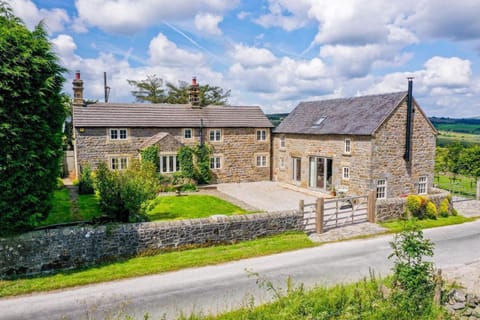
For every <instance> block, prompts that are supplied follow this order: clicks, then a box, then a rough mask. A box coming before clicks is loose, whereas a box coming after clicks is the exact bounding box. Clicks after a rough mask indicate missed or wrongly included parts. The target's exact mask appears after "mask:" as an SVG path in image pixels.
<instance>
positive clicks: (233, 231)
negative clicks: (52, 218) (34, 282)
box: [0, 211, 303, 279]
mask: <svg viewBox="0 0 480 320" xmlns="http://www.w3.org/2000/svg"><path fill="white" fill-rule="evenodd" d="M291 230H303V214H301V213H299V212H296V211H289V212H277V213H262V214H251V215H236V216H228V217H224V216H220V217H211V218H206V219H194V220H181V221H171V222H156V223H154V222H150V223H136V224H122V225H113V226H98V227H93V226H76V227H64V228H58V229H47V230H41V231H33V232H29V233H25V234H22V235H19V236H16V237H11V238H0V279H1V278H2V277H4V276H6V275H13V274H35V273H40V272H47V271H52V270H56V269H65V268H76V267H80V266H86V265H92V264H97V263H101V262H106V261H114V260H118V259H119V258H129V257H134V256H136V255H139V254H142V253H148V252H155V251H159V250H161V249H166V248H176V247H181V246H186V245H205V244H219V243H230V242H234V241H243V240H251V239H255V238H258V237H262V236H268V235H274V234H278V233H282V232H285V231H291Z"/></svg>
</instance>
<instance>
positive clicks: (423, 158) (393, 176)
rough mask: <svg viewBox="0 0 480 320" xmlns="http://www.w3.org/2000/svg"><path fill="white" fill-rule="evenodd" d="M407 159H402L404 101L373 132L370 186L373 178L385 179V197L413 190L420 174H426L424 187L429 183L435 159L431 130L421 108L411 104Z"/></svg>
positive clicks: (405, 110)
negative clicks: (409, 155)
mask: <svg viewBox="0 0 480 320" xmlns="http://www.w3.org/2000/svg"><path fill="white" fill-rule="evenodd" d="M414 110H415V112H414V113H413V134H412V140H411V141H412V149H411V159H412V160H411V162H410V163H408V162H406V161H405V160H404V158H403V156H404V154H405V131H406V126H407V102H406V98H405V100H404V101H403V102H402V103H401V104H400V105H399V106H398V107H397V109H396V110H395V111H394V112H393V113H392V114H391V115H390V117H389V118H388V119H387V120H386V121H385V122H384V123H383V124H382V125H381V126H380V128H379V129H378V131H377V133H376V134H375V136H374V141H373V143H374V148H373V151H374V155H373V165H372V173H371V179H372V188H375V187H376V185H375V181H376V180H378V179H385V180H386V182H387V188H386V191H387V198H392V197H398V196H400V195H401V194H411V193H416V192H417V190H416V189H417V188H416V186H417V183H418V180H419V177H420V176H426V177H427V189H428V190H430V189H431V188H432V186H433V169H434V163H435V143H436V142H435V131H434V129H433V128H432V127H431V126H430V124H429V123H428V122H427V119H426V118H425V116H424V114H423V113H422V111H421V110H420V109H419V108H418V106H417V105H416V104H414Z"/></svg>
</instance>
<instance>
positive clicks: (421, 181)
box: [417, 176, 427, 194]
mask: <svg viewBox="0 0 480 320" xmlns="http://www.w3.org/2000/svg"><path fill="white" fill-rule="evenodd" d="M417 193H418V194H426V193H427V176H421V177H419V178H418V185H417Z"/></svg>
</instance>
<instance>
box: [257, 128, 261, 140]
mask: <svg viewBox="0 0 480 320" xmlns="http://www.w3.org/2000/svg"><path fill="white" fill-rule="evenodd" d="M257 140H260V131H259V130H257Z"/></svg>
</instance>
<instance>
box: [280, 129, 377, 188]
mask: <svg viewBox="0 0 480 320" xmlns="http://www.w3.org/2000/svg"><path fill="white" fill-rule="evenodd" d="M282 136H284V137H285V147H281V146H280V139H281V137H282ZM345 138H348V139H350V140H351V152H350V153H349V154H347V153H345V152H344V151H345V149H344V147H345V144H344V143H345ZM371 155H372V143H371V138H370V137H368V136H345V135H305V134H275V135H274V138H273V168H274V169H273V180H274V181H280V182H284V183H289V184H293V185H297V186H299V187H302V188H308V187H309V173H310V168H309V161H310V158H311V157H323V158H329V159H332V160H333V161H332V170H333V176H332V185H333V186H334V187H335V188H337V189H338V188H342V187H345V188H347V189H348V194H351V195H364V194H366V192H367V191H368V190H369V189H370V180H369V176H370V171H371V163H372V159H371ZM293 157H297V158H301V181H299V182H297V181H293V179H292V177H293V159H292V158H293ZM281 159H283V162H284V167H283V168H282V166H281V161H282V160H281ZM343 167H348V168H349V169H350V178H349V179H348V180H346V179H343V174H342V170H343Z"/></svg>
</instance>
